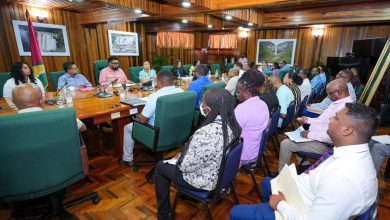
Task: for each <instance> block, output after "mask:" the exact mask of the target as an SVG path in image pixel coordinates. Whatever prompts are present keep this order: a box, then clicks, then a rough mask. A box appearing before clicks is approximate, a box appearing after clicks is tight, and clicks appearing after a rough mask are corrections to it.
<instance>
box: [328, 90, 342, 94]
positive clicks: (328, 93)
mask: <svg viewBox="0 0 390 220" xmlns="http://www.w3.org/2000/svg"><path fill="white" fill-rule="evenodd" d="M335 92H340V90H338V89H337V90H334V91H333V92H326V93H328V95H332V94H333V93H335Z"/></svg>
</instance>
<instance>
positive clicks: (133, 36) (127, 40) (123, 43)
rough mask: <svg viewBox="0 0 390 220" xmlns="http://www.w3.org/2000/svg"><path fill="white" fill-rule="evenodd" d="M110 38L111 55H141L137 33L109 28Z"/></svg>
mask: <svg viewBox="0 0 390 220" xmlns="http://www.w3.org/2000/svg"><path fill="white" fill-rule="evenodd" d="M108 39H109V40H108V41H109V44H110V55H115V56H139V50H138V34H137V33H135V32H123V31H113V30H108Z"/></svg>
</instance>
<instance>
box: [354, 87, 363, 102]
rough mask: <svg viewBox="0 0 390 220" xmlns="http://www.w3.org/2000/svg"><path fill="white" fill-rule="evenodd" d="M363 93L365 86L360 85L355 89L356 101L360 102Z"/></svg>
mask: <svg viewBox="0 0 390 220" xmlns="http://www.w3.org/2000/svg"><path fill="white" fill-rule="evenodd" d="M363 91H364V85H362V84H360V85H359V86H358V87H356V89H355V94H356V100H359V98H360V96H361V95H362V93H363Z"/></svg>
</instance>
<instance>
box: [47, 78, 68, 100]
mask: <svg viewBox="0 0 390 220" xmlns="http://www.w3.org/2000/svg"><path fill="white" fill-rule="evenodd" d="M66 85H68V82H66V81H65V84H64V85H63V86H62V87H61V88H60V89H59V90H58V91H57V92H56V94H55V95H54V97H56V98H55V99H48V100H45V102H44V104H48V105H55V104H57V96H58V93H60V92H61V91H62V89H64V88H65V86H66Z"/></svg>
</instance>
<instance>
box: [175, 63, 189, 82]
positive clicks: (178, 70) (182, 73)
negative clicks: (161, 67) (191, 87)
mask: <svg viewBox="0 0 390 220" xmlns="http://www.w3.org/2000/svg"><path fill="white" fill-rule="evenodd" d="M171 72H172V74H173V75H174V76H175V77H176V78H179V77H182V76H185V75H188V73H186V71H185V70H184V69H183V66H182V65H181V61H180V60H176V62H175V64H174V65H173V68H172V69H171Z"/></svg>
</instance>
